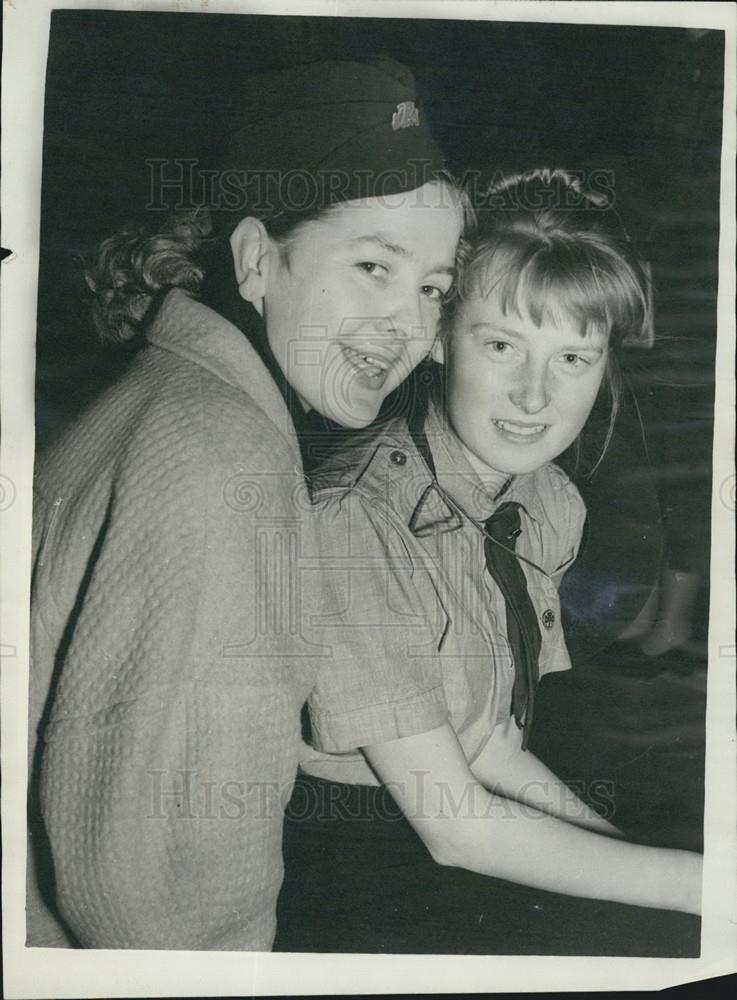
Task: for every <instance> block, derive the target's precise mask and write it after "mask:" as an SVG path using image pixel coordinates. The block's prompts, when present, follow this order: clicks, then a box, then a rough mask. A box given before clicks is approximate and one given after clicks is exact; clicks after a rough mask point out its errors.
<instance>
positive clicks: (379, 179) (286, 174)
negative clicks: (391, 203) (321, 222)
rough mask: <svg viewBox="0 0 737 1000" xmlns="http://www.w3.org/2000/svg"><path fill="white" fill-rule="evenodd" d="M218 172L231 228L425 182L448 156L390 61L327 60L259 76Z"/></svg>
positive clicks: (410, 83) (406, 76)
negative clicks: (239, 221)
mask: <svg viewBox="0 0 737 1000" xmlns="http://www.w3.org/2000/svg"><path fill="white" fill-rule="evenodd" d="M242 111H243V114H242V116H241V118H240V127H239V129H238V131H237V132H236V134H235V135H234V136H233V138H232V139H231V141H230V144H229V147H228V151H227V153H226V156H225V161H224V164H223V173H222V175H221V190H222V192H223V196H222V197H221V206H220V207H221V208H223V209H225V213H224V214H225V215H227V216H228V217H229V219H225V218H224V219H222V220H221V221H223V223H224V224H225V225H226V227H227V225H228V224H230V225H233V224H235V221H236V219H238V218H241V217H243V216H244V215H254V216H258V217H260V218H262V219H264V220H268V219H269V218H272V217H274V216H278V215H282V214H283V213H285V212H286V213H290V214H292V213H296V214H303V213H306V212H310V211H312V210H313V209H320V208H323V207H325V206H327V205H330V204H335V203H337V202H341V201H348V200H351V199H354V198H365V197H375V196H378V195H390V194H396V193H399V192H402V191H412V190H414V189H415V188H418V187H422V185H423V184H425V183H427V181H428V180H431V179H432V178H433V177H434V176H436V174H437V172H438V171H440V170H442V169H443V167H444V159H443V155H442V153H441V151H440V149H439V147H438V146H437V144H436V143H435V141H434V140H433V138H432V136H431V134H430V132H429V129H428V127H427V124H426V122H425V121H424V119H423V115H422V112H421V110H420V109H418V107H417V105H416V103H415V81H414V77H413V76H412V74H411V72H410V71H409V70H408V69H406V67H404V66H402V65H401V64H400V63H397V62H395V61H394V60H392V59H385V58H382V59H375V60H369V61H365V62H339V61H321V62H315V63H308V64H306V65H300V66H293V67H290V68H288V69H282V70H276V71H273V72H269V73H262V74H259V75H254V76H252V77H250V78H249V81H248V98H247V101H246V100H244V104H243V108H242Z"/></svg>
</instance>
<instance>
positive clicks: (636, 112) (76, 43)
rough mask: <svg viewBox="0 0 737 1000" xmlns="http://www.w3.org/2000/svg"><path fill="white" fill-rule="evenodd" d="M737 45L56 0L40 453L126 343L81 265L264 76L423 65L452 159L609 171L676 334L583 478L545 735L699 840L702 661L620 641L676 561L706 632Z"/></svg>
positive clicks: (643, 358)
mask: <svg viewBox="0 0 737 1000" xmlns="http://www.w3.org/2000/svg"><path fill="white" fill-rule="evenodd" d="M723 44H724V39H723V33H722V32H715V31H707V32H701V31H691V30H685V29H670V28H640V27H637V28H634V27H619V26H617V27H609V26H590V25H568V26H563V25H554V24H524V23H522V24H521V23H505V22H482V21H475V22H470V21H453V20H444V21H439V20H409V19H390V20H383V19H364V18H362V19H353V18H315V17H269V16H239V15H219V14H218V15H213V14H208V15H197V14H168V13H128V12H126V13H122V12H116V13H113V12H99V11H57V12H55V13H54V14H53V17H52V33H51V42H50V51H49V61H48V71H47V94H46V117H45V133H44V171H43V194H42V200H43V204H42V231H41V254H40V286H39V302H38V345H37V346H38V352H37V432H38V441H39V447H40V448H41V449H43V448H44V447H46V446H47V445H48V444H49V442H51V441H52V440H53V439H54V437H55V436H56V435H57V434H58V433H59V432H60V431H61V430H62V429H63V427H64V426H65V425H66V424H67V423H68V421H69V419H70V418H71V417H73V416H74V414H75V413H77V412H78V411H79V409H80V408H81V407H83V406H84V405H86V404H87V403H88V402H89V401H90V400H91V399H92V398H93V397H94V396H95V395H96V394H98V393H99V392H100V390H101V389H102V388H103V387H104V386H105V385H106V384H107V383H108V382H109V381H110V380H111V379H112V378H114V377H115V375H116V373H117V372H119V371H120V370H121V368H122V367H123V366H124V365H125V363H126V361H127V353H126V350H124V349H121V348H111V347H105V348H102V347H101V346H99V345H98V344H97V342H96V340H95V336H94V333H93V330H92V326H91V322H90V319H89V315H88V299H87V295H86V289H85V284H84V280H83V276H82V273H83V269H82V264H81V261H82V260H83V259H84V258H88V257H89V256H90V255H91V254H92V253H93V252H94V249H95V247H96V245H97V244H98V243H99V241H100V240H101V239H102V238H104V237H105V236H107V235H110V234H111V233H112V232H113V231H114V230H115V229H116V228H117V227H118V226H120V225H121V224H123V223H125V222H128V221H131V220H133V219H143V220H145V221H146V222H147V223H148V224H150V225H151V226H152V228H155V226H156V224H157V221H158V220H159V219H160V218H161V214H160V213H156V212H153V211H151V210H148V211H146V209H145V206H146V204H147V202H148V200H149V198H148V179H149V173H148V170H147V168H146V165H145V161H146V160H147V159H151V158H167V159H170V158H175V157H182V158H197V159H198V160H199V161H200V162H201V163H202V165H203V166H208V165H213V164H217V162H218V156H219V153H220V150H221V147H222V143H223V141H224V139H225V138H226V137H227V135H228V134H229V133H230V132H231V131H232V130H233V128H234V127H235V126H237V124H238V120H239V114H240V112H241V110H242V109H244V108H245V107H247V106H248V104H249V103H250V102H253V101H257V100H258V94H257V93H253V91H252V89H249V84H248V77H249V74H251V73H254V72H258V71H261V70H264V69H268V68H273V67H277V66H282V65H287V64H290V63H293V62H302V61H308V60H312V59H321V58H341V57H342V58H345V57H349V58H350V57H361V56H367V55H372V54H388V55H391V56H393V57H394V58H396V59H398V60H399V61H400V62H403V63H405V64H406V65H408V66H410V68H411V69H412V70H413V71H414V73H415V76H416V79H417V83H418V93H419V97H420V100H421V102H422V104H423V106H424V108H425V111H426V113H427V115H428V117H429V118H430V120H431V122H432V123H433V125H434V130H435V132H436V134H437V137H438V139H439V140H440V142H441V144H442V145H443V147H444V149H445V150H446V153H447V155H448V159H449V163H450V165H451V167H452V168H454V169H455V170H456V171H464V170H467V169H469V168H470V169H478V170H480V171H482V172H485V173H488V174H492V173H494V172H495V171H497V170H501V169H526V168H530V167H533V166H562V167H567V168H573V169H584V170H592V169H595V168H603V169H606V170H610V171H613V172H614V179H615V193H616V198H617V203H618V206H619V208H620V210H621V212H622V214H623V215H624V216H625V218H626V219H627V220H628V222H629V226H630V230H631V232H632V234H633V236H634V237H635V239H636V241H637V242H638V244H639V246H640V250H641V254H642V256H643V258H644V259H646V260H648V261H649V262H650V264H651V266H652V271H653V276H654V280H655V285H656V313H655V317H656V318H655V332H656V338H657V339H656V344H655V346H654V348H653V349H652V350H643V349H635V348H633V349H631V350H630V351H629V352H628V355H627V357H626V359H625V362H626V369H627V378H628V385H629V388H628V391H627V398H626V405H625V410H624V413H623V419H622V421H621V422H620V425H619V431H618V435H617V440H616V442H615V445H614V447H613V448H612V450H611V452H610V454H609V455H608V456H607V459H606V461H605V462H604V463H603V465H602V466H601V468H600V470H599V472H598V473H597V476H596V477H594V479H593V480H583V479H582V480H581V482H580V483H579V486H580V489H581V491H582V493H583V495H584V498H585V499H586V502H587V505H588V507H589V512H590V516H589V525H588V537H587V540H586V543H585V546H584V550H583V553H582V556H581V558H580V560H579V563H578V564H577V566H576V567H575V569H574V570H573V571H572V572H571V574H569V576H568V577H567V580H566V584H565V588H564V592H563V598H564V604H565V608H566V615H567V619H568V631H569V634H570V637H571V642H570V646H571V652H572V654H573V659H574V671H573V672H572V673H571V675H570V676H566V677H562V678H549V679H548V680H547V681H546V683H545V691H546V698H541V699H540V700H541V703H542V704H541V709H540V717H539V720H538V724H537V734H536V743H537V749H538V752H540V753H541V755H543V756H545V757H546V759H547V760H548V761H549V762H550V763H551V765H552V766H553V767H554V769H555V768H557V769H558V770H559V772H560V773H561V775H562V776H563V777H567V776H571V777H572V778H575V780H577V781H581V780H584V781H595V780H604V781H613V782H614V784H615V786H616V808H617V816H616V817H615V821H619V822H620V824H621V825H622V826H623V827H624V828H625V829H626V830H627V831H628V833H629V834H630V835H632V836H636V837H639V838H640V839H643V840H648V841H650V842H654V843H666V844H669V845H671V846H683V847H698V846H699V844H700V841H701V817H702V796H703V710H704V684H703V683H702V679H703V675H704V672H705V665H706V660H705V656H702V657H700V656H699V655H698V653H695V654H694V653H691V654H690V655H689V656H685V657H684V656H683V655H679V656H678V657H675V658H674V657H673V656H665V657H655V658H653V657H649V658H648V657H644V656H643V655H642V654H640V653H639V652H638V649H637V647H635V646H632V645H631V644H630V645H629V646H626V645H624V644H623V643H617V642H615V640H616V639H617V636H618V634H619V633H620V632H621V629H622V628H623V627H624V626H625V625H626V624H627V623H628V622H629V621H631V620H632V619H633V618H634V617H635V615H636V614H637V611H638V610H639V608H640V607H641V605H642V604H643V602H644V600H645V597H646V596H647V594H648V593H649V592H650V589H651V588H652V585H653V583H654V581H655V580H656V578H657V576H658V573H659V572H660V571H661V570H662V568H663V566H666V567H670V568H673V567H676V568H678V567H679V566H680V567H682V568H684V570H685V571H687V572H691V573H695V574H696V575H697V577H698V579H699V580H700V581H701V586H700V589H699V594H698V598H697V607H696V614H695V635H696V638H697V639H701V640H705V639H706V620H707V618H706V616H707V611H708V592H707V582H708V554H709V524H710V513H709V502H710V491H711V465H710V456H711V442H712V416H713V383H714V351H715V344H716V290H717V277H718V269H717V241H718V219H719V204H718V192H719V158H720V148H721V107H722V80H723ZM653 661H656V662H653ZM582 747H583V748H584V749H583V750H582Z"/></svg>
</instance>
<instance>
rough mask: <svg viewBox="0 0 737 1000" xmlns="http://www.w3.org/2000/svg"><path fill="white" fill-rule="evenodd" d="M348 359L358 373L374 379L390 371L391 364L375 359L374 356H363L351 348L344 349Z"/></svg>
mask: <svg viewBox="0 0 737 1000" xmlns="http://www.w3.org/2000/svg"><path fill="white" fill-rule="evenodd" d="M343 350H344V351H345V354H346V357H347V358H348V360H349V361H350V362H351V363H352V364H353V366H354V368H355V370H356V371H359V372H363V374H365V375H370V376H372V377H373V378H378V377H379V376H381V375H385V374H386V373H387V372H388V371H389V367H390V366H389V364H388V363H387V362H386V361H382V360H381V358H375V357H374V356H373V355H372V354H361V353H360V352H359V351H354V350H353V348H351V347H344V348H343Z"/></svg>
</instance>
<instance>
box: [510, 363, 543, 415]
mask: <svg viewBox="0 0 737 1000" xmlns="http://www.w3.org/2000/svg"><path fill="white" fill-rule="evenodd" d="M509 398H510V400H511V401H512V403H514V405H515V406H516V407H517V408H518V409H520V410H522V412H523V413H528V414H535V413H540V411H541V410H544V409H545V407H546V406H547V405H548V403H549V402H550V392H549V390H548V380H547V371H546V369H545V368H544V367H541V366H539V365H535V364H533V363H532V362H530V361H528V362H527V363H526V364H525V365H524V366H523V367H522V368H521V369H520V371H519V374H518V377H517V380H516V382H515V383H514V384H513V386H512V388H511V389H510V390H509Z"/></svg>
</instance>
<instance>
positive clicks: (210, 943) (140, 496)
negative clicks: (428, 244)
mask: <svg viewBox="0 0 737 1000" xmlns="http://www.w3.org/2000/svg"><path fill="white" fill-rule="evenodd" d="M148 341H149V343H148V344H147V345H146V347H145V348H144V349H143V350H142V351H141V352H140V353H139V354H138V355H137V356H136V358H135V360H134V361H133V363H132V365H131V367H130V368H129V370H128V371H127V373H126V374H125V375H124V376H123V377H122V379H121V380H120V381H119V382H118V383H117V384H116V385H114V386H113V387H112V388H111V389H110V390H109V391H108V392H107V393H106V394H104V395H103V396H102V397H101V398H100V399H99V401H98V402H97V403H96V404H95V405H94V406H93V407H92V408H91V409H90V410H89V411H88V412H87V413H86V414H84V415H83V416H82V417H81V418H80V419H79V420H78V421H77V422H76V424H75V425H74V426H73V427H72V428H71V430H70V432H69V433H68V434H67V435H66V436H65V437H64V438H62V440H61V441H60V442H59V444H58V445H57V446H56V447H55V448H54V449H53V450H52V451H51V453H50V454H49V455H47V456H46V457H45V459H44V460H43V462H41V463H39V466H38V468H37V471H36V478H35V490H36V506H35V514H34V567H33V574H34V575H33V584H32V663H31V690H30V720H29V722H30V725H29V738H30V756H29V760H30V761H31V762H32V767H33V771H32V773H33V774H35V775H37V776H38V781H37V782H36V781H35V780H32V782H31V813H30V815H31V821H30V822H29V830H30V832H31V836H32V838H33V841H34V843H33V848H34V849H33V852H32V861H33V858H38V857H40V856H44V855H45V856H46V860H47V861H48V855H49V854H50V859H51V862H52V864H53V876H54V879H55V883H56V885H55V898H54V899H51V898H50V886H49V885H48V884H45V885H43V886H41V889H43V892H41V891H39V885H38V880H37V878H36V877H35V874H36V872H37V871H42V870H43V865H41V866H40V867H39V868H37V866H36V865H35V864H34V863H29V893H28V943H29V944H32V945H47V946H53V945H56V946H60V945H62V944H65V943H68V942H67V939H66V938H65V936H64V931H63V930H62V926H63V924H65V925H66V928H67V929H68V930H69V931H71V934H72V935H73V938H74V939H75V940H76V943H78V944H80V945H82V946H83V947H91V948H189V949H227V950H236V949H248V950H258V949H261V950H264V949H268V948H270V947H271V942H272V939H273V936H274V931H275V905H276V898H277V894H278V892H279V888H280V885H281V880H282V860H281V830H282V809H283V805H284V803H285V801H286V799H287V798H288V795H289V791H290V785H291V783H292V781H293V780H294V777H295V774H296V766H297V751H298V745H299V731H300V727H299V715H300V709H301V706H302V704H303V702H304V700H305V698H306V696H307V694H308V692H309V691H310V689H311V687H312V685H313V682H314V678H315V676H316V672H317V666H318V663H317V660H318V653H319V650H320V647H319V646H318V645H317V642H318V637H316V636H315V635H314V634H313V631H312V625H311V622H312V619H313V617H314V615H313V613H312V611H311V609H310V607H309V605H308V600H311V599H312V595H314V594H317V593H319V588H318V587H317V586H316V579H315V578H314V574H315V573H316V572H317V569H316V560H315V559H314V558H312V557H313V556H314V535H313V525H312V515H311V512H310V510H309V506H308V503H307V501H306V493H305V491H304V486H303V482H302V469H301V463H300V459H299V452H298V449H297V445H296V439H295V435H294V428H293V425H292V422H291V418H290V416H289V413H288V411H287V408H286V406H285V404H284V402H283V399H282V397H281V395H280V393H279V391H278V389H277V387H276V385H275V384H274V382H273V380H272V379H271V377H270V376H269V374H268V372H267V370H266V368H265V367H264V365H263V363H262V362H261V360H260V359H259V358H258V356H257V354H256V352H255V351H254V349H253V348H252V347H251V345H250V344H249V343H248V341H247V340H246V338H245V337H244V336H243V334H242V333H241V332H240V331H239V330H237V329H236V328H235V327H234V326H232V325H231V324H229V323H227V322H226V321H225V320H224V319H223V318H222V317H221V316H219V315H218V314H217V313H215V312H213V311H212V310H210V309H208V308H207V307H205V306H203V305H202V304H200V303H198V302H195V301H194V300H192V299H191V298H190V297H189V296H187V295H186V294H185V293H183V292H181V291H179V290H175V291H173V292H171V293H170V294H169V296H168V297H167V299H166V300H165V302H164V304H163V306H162V308H161V310H160V311H159V314H158V316H157V319H156V321H155V323H154V324H153V327H152V329H151V330H150V332H149V335H148ZM36 785H38V788H36ZM59 917H61V920H59Z"/></svg>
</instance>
